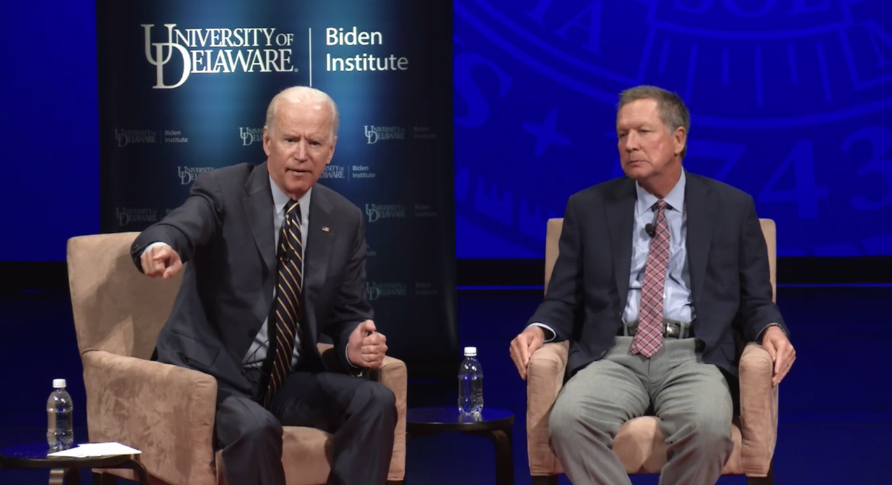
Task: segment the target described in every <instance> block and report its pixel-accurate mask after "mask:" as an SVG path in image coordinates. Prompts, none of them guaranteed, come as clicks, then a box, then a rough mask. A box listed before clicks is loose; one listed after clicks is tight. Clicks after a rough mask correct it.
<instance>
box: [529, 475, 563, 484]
mask: <svg viewBox="0 0 892 485" xmlns="http://www.w3.org/2000/svg"><path fill="white" fill-rule="evenodd" d="M533 485H558V477H557V475H548V476H547V477H533Z"/></svg>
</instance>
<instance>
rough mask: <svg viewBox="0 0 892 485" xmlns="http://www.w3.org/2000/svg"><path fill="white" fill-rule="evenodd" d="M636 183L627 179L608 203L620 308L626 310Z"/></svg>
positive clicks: (612, 255)
mask: <svg viewBox="0 0 892 485" xmlns="http://www.w3.org/2000/svg"><path fill="white" fill-rule="evenodd" d="M635 199H636V196H635V182H634V181H632V180H631V179H625V180H623V182H622V183H620V184H619V185H618V186H617V189H616V191H615V192H614V193H613V194H612V197H611V199H610V200H608V201H607V208H606V210H607V227H609V231H610V248H611V257H612V258H613V274H614V276H615V277H616V288H617V291H618V292H619V298H620V308H625V306H626V298H627V297H628V293H629V273H630V272H631V271H632V269H631V268H632V227H633V224H634V217H635V213H634V211H635Z"/></svg>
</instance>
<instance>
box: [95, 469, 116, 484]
mask: <svg viewBox="0 0 892 485" xmlns="http://www.w3.org/2000/svg"><path fill="white" fill-rule="evenodd" d="M117 478H118V477H116V476H114V475H112V474H111V473H99V472H93V485H115V482H117Z"/></svg>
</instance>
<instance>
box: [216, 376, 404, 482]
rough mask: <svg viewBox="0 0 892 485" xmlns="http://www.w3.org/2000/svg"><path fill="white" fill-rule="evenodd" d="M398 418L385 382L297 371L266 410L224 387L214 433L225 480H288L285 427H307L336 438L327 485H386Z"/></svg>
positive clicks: (218, 401)
mask: <svg viewBox="0 0 892 485" xmlns="http://www.w3.org/2000/svg"><path fill="white" fill-rule="evenodd" d="M396 419H397V413H396V399H395V397H394V395H393V392H391V391H390V389H387V388H386V387H384V386H383V385H382V384H380V383H377V382H373V381H368V380H365V379H360V378H356V377H351V376H347V375H343V374H335V373H331V372H321V373H312V372H305V371H296V372H293V373H291V375H289V376H288V377H287V378H286V379H285V382H284V383H283V384H282V387H281V388H280V389H279V391H278V392H277V393H276V395H275V396H273V399H272V401H271V402H270V405H269V408H268V409H265V408H264V407H263V406H261V405H260V404H258V403H257V402H255V401H253V400H252V399H251V398H250V397H248V396H246V395H244V394H242V393H240V392H237V391H232V390H229V389H224V388H221V389H219V390H218V392H217V414H216V422H215V425H214V431H215V433H216V438H217V445H218V447H219V448H222V449H223V463H224V473H225V475H226V483H231V484H233V485H237V484H249V483H257V484H264V485H285V472H284V471H283V468H282V426H306V427H310V428H317V429H321V430H323V431H326V432H328V433H331V434H332V435H333V440H332V452H331V475H330V476H329V483H332V484H335V485H360V484H362V485H367V484H370V483H372V484H382V485H383V484H384V483H386V481H387V472H388V470H389V468H390V458H391V454H392V453H393V432H394V429H395V427H396Z"/></svg>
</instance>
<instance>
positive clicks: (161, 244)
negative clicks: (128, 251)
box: [140, 242, 170, 256]
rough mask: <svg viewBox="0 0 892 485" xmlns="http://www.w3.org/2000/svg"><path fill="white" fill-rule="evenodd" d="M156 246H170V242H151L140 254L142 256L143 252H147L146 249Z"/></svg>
mask: <svg viewBox="0 0 892 485" xmlns="http://www.w3.org/2000/svg"><path fill="white" fill-rule="evenodd" d="M155 246H170V244H167V243H166V242H153V243H152V244H149V245H148V246H146V248H145V249H143V250H142V254H140V256H142V255H143V254H146V251H148V250H149V249H152V248H154V247H155Z"/></svg>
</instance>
